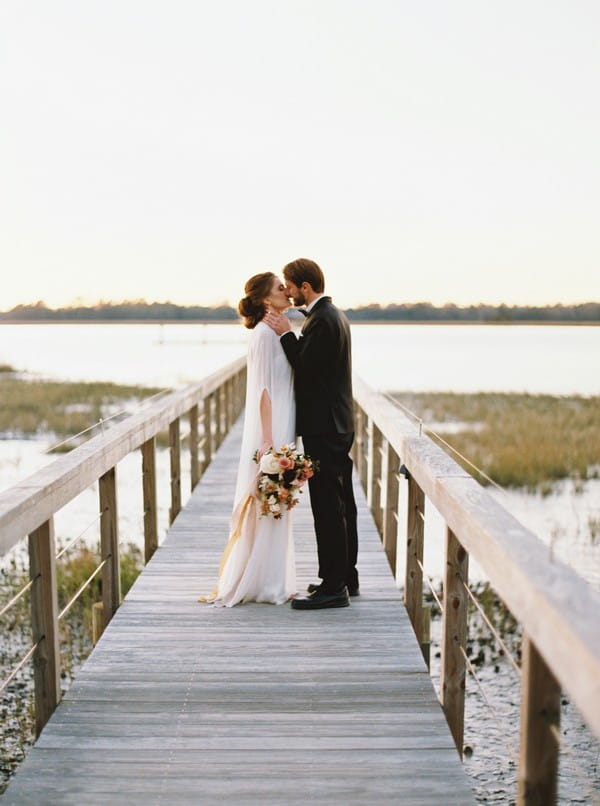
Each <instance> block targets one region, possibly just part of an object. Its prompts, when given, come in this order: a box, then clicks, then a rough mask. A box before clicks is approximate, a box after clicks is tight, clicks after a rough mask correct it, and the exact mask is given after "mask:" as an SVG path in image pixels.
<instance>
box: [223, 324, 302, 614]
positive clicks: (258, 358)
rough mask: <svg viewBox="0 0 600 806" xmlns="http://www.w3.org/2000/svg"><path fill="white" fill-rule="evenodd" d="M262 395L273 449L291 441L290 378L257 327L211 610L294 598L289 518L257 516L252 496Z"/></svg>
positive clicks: (275, 343) (280, 355) (264, 330)
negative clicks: (266, 400)
mask: <svg viewBox="0 0 600 806" xmlns="http://www.w3.org/2000/svg"><path fill="white" fill-rule="evenodd" d="M264 390H266V392H267V394H268V395H269V397H270V399H271V416H272V434H273V442H274V444H273V447H274V449H275V450H277V449H278V448H279V447H280V446H281V445H288V444H290V443H291V442H294V440H295V429H296V404H295V400H294V383H293V375H292V370H291V367H290V365H289V362H288V360H287V358H286V356H285V353H284V352H283V348H282V347H281V344H280V343H279V337H278V336H277V335H276V334H275V333H274V332H273V331H272V330H271V328H270V327H268V325H265V324H264V323H263V322H259V323H258V324H257V325H256V327H255V328H254V329H253V331H252V333H251V336H250V344H249V347H248V379H247V383H246V409H245V419H244V434H243V437H242V449H241V455H240V464H239V468H238V476H237V485H236V490H235V498H234V507H233V514H232V517H231V527H230V537H229V541H228V543H227V546H226V548H225V551H224V553H223V558H222V560H221V569H220V571H219V579H218V582H217V587H216V589H215V591H214V592H213V594H211V596H210V597H208V601H212V602H214V604H215V605H216V606H221V607H232V606H233V605H236V604H239V603H240V602H271V603H272V604H282V603H283V602H286V601H287V600H288V599H289V598H290V597H292V596H293V595H294V594H295V593H296V565H295V558H294V543H293V537H292V513H291V511H288V510H285V511H284V512H283V513H282V516H281V518H280V519H278V520H276V519H275V518H273V517H272V516H271V515H267V516H264V515H260V514H259V507H258V506H257V501H256V498H254V497H253V496H254V493H255V492H256V481H257V475H258V465H257V464H256V462H255V461H254V460H253V456H254V453H255V451H256V450H257V449H258V448H259V447H260V446H261V443H262V430H261V422H260V411H259V403H260V399H261V395H262V394H263V391H264Z"/></svg>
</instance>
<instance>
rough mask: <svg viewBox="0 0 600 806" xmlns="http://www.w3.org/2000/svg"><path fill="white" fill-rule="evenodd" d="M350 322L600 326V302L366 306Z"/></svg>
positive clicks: (354, 310) (355, 310)
mask: <svg viewBox="0 0 600 806" xmlns="http://www.w3.org/2000/svg"><path fill="white" fill-rule="evenodd" d="M346 314H347V316H348V318H349V319H350V320H353V321H361V320H362V321H367V320H369V321H372V320H383V321H389V322H420V321H433V322H598V321H600V302H586V303H584V304H581V305H546V306H531V305H510V306H509V305H483V304H481V303H480V304H479V305H468V306H464V307H461V306H459V305H455V304H454V303H448V304H446V305H442V306H439V307H438V306H436V305H432V304H431V303H430V302H414V303H406V304H402V305H386V306H381V305H376V304H374V305H366V306H363V307H361V308H350V309H349V310H347V311H346Z"/></svg>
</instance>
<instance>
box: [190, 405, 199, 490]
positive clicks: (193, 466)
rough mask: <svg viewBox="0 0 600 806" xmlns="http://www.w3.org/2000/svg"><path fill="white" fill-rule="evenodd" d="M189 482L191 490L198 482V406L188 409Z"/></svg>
mask: <svg viewBox="0 0 600 806" xmlns="http://www.w3.org/2000/svg"><path fill="white" fill-rule="evenodd" d="M190 480H191V486H192V490H193V489H194V487H195V486H196V484H198V482H199V481H200V464H199V462H198V406H197V405H196V406H192V408H191V409H190Z"/></svg>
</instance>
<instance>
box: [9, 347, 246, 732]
mask: <svg viewBox="0 0 600 806" xmlns="http://www.w3.org/2000/svg"><path fill="white" fill-rule="evenodd" d="M245 375H246V360H245V358H240V359H238V360H237V361H234V362H233V363H231V364H229V365H228V366H226V367H224V368H223V369H221V370H219V371H218V372H215V373H214V374H213V375H210V376H209V377H207V378H205V379H204V380H203V381H201V382H200V383H197V384H193V385H191V386H188V387H186V388H185V389H182V390H181V391H177V392H173V393H171V394H168V395H166V396H164V397H161V398H160V399H158V400H156V401H155V402H154V403H152V404H150V405H149V406H148V407H147V408H144V409H143V410H142V411H140V412H139V413H138V414H134V415H132V416H130V417H129V418H127V419H126V420H124V421H123V422H121V423H119V424H117V425H114V426H113V427H112V428H110V429H109V430H108V431H107V432H106V433H104V434H102V435H100V436H97V437H94V438H93V439H90V440H89V441H88V442H86V443H84V444H83V445H81V446H80V447H78V448H75V449H74V450H73V451H71V453H69V454H66V455H65V456H62V457H61V458H59V459H56V461H54V462H52V463H51V464H50V465H48V467H45V468H43V469H42V470H40V471H39V472H37V473H35V474H34V475H32V476H30V477H29V478H27V479H25V480H24V481H23V482H21V483H20V484H17V485H15V486H14V487H11V488H10V489H8V490H6V491H5V492H3V493H0V556H3V555H4V554H6V552H7V551H9V550H10V549H11V548H12V547H13V546H15V545H16V544H17V543H18V542H19V541H21V540H22V539H23V538H24V537H25V536H26V535H29V568H30V582H29V584H28V585H27V586H25V588H24V589H23V591H22V592H21V593H22V594H25V593H27V592H30V596H31V620H32V633H33V646H32V647H31V648H30V650H29V651H28V652H27V653H26V654H25V656H24V657H23V658H22V659H21V662H20V663H19V664H18V666H17V671H18V669H20V668H21V667H22V666H23V665H24V664H25V663H27V661H28V660H29V658H31V657H33V664H34V686H35V719H36V730H37V733H38V734H39V732H40V731H41V729H42V728H43V726H44V725H45V724H46V722H47V720H48V719H49V717H50V715H51V714H52V712H53V711H54V709H55V708H56V705H57V704H58V702H59V700H60V697H61V687H60V679H61V669H60V652H59V641H58V635H59V622H60V620H61V618H62V617H63V616H64V615H66V612H67V610H68V607H70V605H71V604H73V603H74V601H75V600H76V597H74V599H73V600H71V602H70V603H69V605H68V606H67V607H65V608H64V609H63V610H62V612H61V613H59V612H58V597H57V583H56V550H55V541H54V515H55V513H56V512H57V511H58V510H59V509H60V508H61V507H63V506H65V504H68V503H69V501H71V500H72V499H73V498H75V497H76V496H77V495H79V494H80V493H82V492H83V491H84V490H86V489H87V488H89V487H90V486H91V485H92V484H93V483H94V482H96V481H99V518H100V553H101V562H100V564H99V565H98V567H97V568H96V570H95V571H94V573H93V574H92V576H91V577H90V578H89V579H88V580H87V582H86V583H85V584H84V585H82V587H81V588H80V590H79V592H78V593H79V594H80V593H82V592H83V590H84V589H85V587H86V586H87V585H88V584H89V583H90V582H91V581H92V579H93V578H94V577H96V576H97V575H98V574H101V575H102V576H101V579H102V598H103V602H102V604H103V607H102V613H103V621H104V626H106V624H108V622H109V621H110V620H111V618H112V616H113V615H114V613H115V611H116V610H117V608H118V607H119V604H120V601H121V586H120V564H119V533H118V519H117V503H118V502H117V485H116V465H117V463H118V462H119V461H120V460H121V459H123V458H124V457H125V456H127V454H129V453H131V452H132V451H134V450H136V449H138V448H139V449H140V450H141V454H142V468H141V470H142V472H141V477H142V488H143V501H144V546H145V552H144V553H145V560H146V562H147V561H148V560H149V559H150V557H151V556H152V554H153V553H154V551H155V550H156V548H157V546H158V518H157V494H156V483H157V476H156V437H157V435H158V434H159V433H161V432H162V431H166V430H167V429H168V431H169V451H170V465H171V473H170V486H171V506H170V509H169V522H172V521H173V520H174V518H175V517H176V515H177V513H178V512H179V511H180V509H181V506H182V493H181V443H182V440H181V431H180V422H181V418H182V417H184V416H186V415H187V416H188V417H189V428H190V430H189V458H190V475H191V488H192V490H193V489H194V487H195V486H196V484H197V483H198V481H199V479H200V477H201V475H202V473H203V472H204V470H205V468H206V467H207V465H208V464H209V462H210V461H211V458H212V455H213V452H214V451H215V450H216V449H217V448H218V447H219V445H220V444H221V442H222V441H223V438H224V436H225V434H226V433H227V432H228V431H229V429H230V427H231V425H232V424H233V422H234V421H235V419H236V418H237V416H238V414H239V413H240V411H241V409H242V407H243V404H244V396H245V386H246V382H245ZM17 600H18V597H15V598H14V599H13V600H12V602H11V603H9V604H10V605H13V604H15V603H16V601H17ZM7 609H8V607H7V606H5V607H4V608H3V610H4V611H6V610H7ZM15 673H16V671H15V670H13V672H12V674H11V675H10V677H9V679H11V678H12V677H13V676H14V674H15ZM0 682H1V681H0ZM5 683H6V681H5Z"/></svg>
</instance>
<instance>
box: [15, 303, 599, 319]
mask: <svg viewBox="0 0 600 806" xmlns="http://www.w3.org/2000/svg"><path fill="white" fill-rule="evenodd" d="M346 314H347V315H348V318H349V319H350V320H351V321H353V322H367V321H368V322H600V302H587V303H583V304H581V305H547V306H529V305H510V306H509V305H483V304H479V305H468V306H464V307H463V306H460V305H454V303H448V304H447V305H442V306H436V305H432V304H431V303H430V302H414V303H403V304H402V305H396V304H394V305H385V306H383V305H377V304H372V305H365V306H362V307H360V308H349V309H348V310H346ZM237 319H238V314H237V311H236V310H235V308H232V307H230V306H229V305H218V306H212V307H208V306H202V305H176V304H175V303H173V302H145V301H144V300H136V301H133V302H120V303H112V302H100V303H98V304H97V305H93V306H90V307H86V306H76V307H68V308H48V307H47V305H46V304H45V303H44V302H36V303H35V304H32V305H17V306H16V307H15V308H12V310H10V311H4V312H0V321H3V320H4V321H6V320H10V321H20V322H89V321H94V320H96V321H115V322H117V321H118V322H123V321H127V320H136V321H150V322H153V321H156V322H161V321H170V322H211V321H212V322H216V321H220V322H229V321H231V322H233V321H237Z"/></svg>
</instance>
